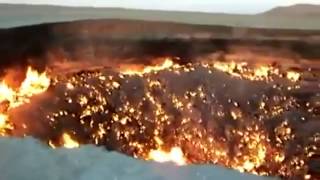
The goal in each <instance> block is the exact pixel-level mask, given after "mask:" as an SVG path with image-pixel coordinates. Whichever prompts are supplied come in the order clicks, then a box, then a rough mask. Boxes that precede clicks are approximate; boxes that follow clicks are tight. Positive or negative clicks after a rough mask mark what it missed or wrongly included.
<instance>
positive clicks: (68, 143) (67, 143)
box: [62, 133, 79, 149]
mask: <svg viewBox="0 0 320 180" xmlns="http://www.w3.org/2000/svg"><path fill="white" fill-rule="evenodd" d="M62 141H63V147H65V148H67V149H72V148H78V147H79V143H78V142H77V141H76V140H74V139H72V138H71V136H70V135H69V134H67V133H64V134H63V135H62Z"/></svg>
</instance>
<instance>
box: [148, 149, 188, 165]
mask: <svg viewBox="0 0 320 180" xmlns="http://www.w3.org/2000/svg"><path fill="white" fill-rule="evenodd" d="M148 159H150V160H153V161H156V162H160V163H165V162H174V163H175V164H177V165H179V166H183V165H186V164H187V162H186V159H185V157H184V155H183V152H182V150H181V148H179V147H173V148H172V149H171V150H170V152H166V151H163V150H161V149H158V150H152V151H150V153H149V155H148Z"/></svg>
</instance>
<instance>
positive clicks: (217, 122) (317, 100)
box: [0, 58, 320, 179]
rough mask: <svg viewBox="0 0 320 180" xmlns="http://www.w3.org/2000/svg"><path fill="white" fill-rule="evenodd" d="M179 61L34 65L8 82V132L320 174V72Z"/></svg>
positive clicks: (4, 104)
mask: <svg viewBox="0 0 320 180" xmlns="http://www.w3.org/2000/svg"><path fill="white" fill-rule="evenodd" d="M172 59H173V58H160V60H161V61H157V62H158V63H157V64H155V65H153V66H137V65H126V66H119V68H107V67H100V68H97V69H92V70H84V71H79V72H75V73H67V74H54V73H52V72H50V69H47V71H45V72H38V71H36V70H34V69H32V68H31V67H29V68H28V70H27V72H26V76H25V79H24V81H23V82H22V83H21V84H20V85H18V86H16V87H11V86H10V85H9V84H10V82H9V80H7V79H6V78H4V79H3V81H2V82H1V84H0V102H1V108H0V109H1V110H0V133H1V135H2V136H18V137H24V136H33V137H36V138H38V139H40V140H41V141H43V142H44V143H46V144H48V146H50V147H52V148H57V147H65V148H77V147H79V146H81V145H82V144H95V145H98V146H104V147H105V148H106V149H108V150H115V151H119V152H122V153H125V154H127V155H130V156H133V157H135V158H141V159H145V160H154V161H158V162H174V163H176V164H177V165H186V164H218V165H222V166H226V167H230V168H233V169H237V170H239V171H241V172H250V173H254V174H258V175H267V176H280V177H283V178H292V177H295V178H304V179H314V178H317V177H319V170H318V169H316V166H317V164H319V162H318V161H317V159H316V158H317V157H318V155H319V145H320V144H319V143H320V132H319V128H320V123H319V122H318V121H319V118H320V96H319V78H318V75H319V72H318V71H313V70H311V69H298V68H295V69H294V68H291V69H288V68H287V67H281V66H280V65H274V64H261V63H260V64H253V63H248V62H229V61H218V60H216V59H210V58H208V59H203V60H201V61H198V62H193V63H181V64H179V63H178V62H179V58H174V59H175V61H173V60H172ZM176 62H177V63H176ZM5 77H6V76H5Z"/></svg>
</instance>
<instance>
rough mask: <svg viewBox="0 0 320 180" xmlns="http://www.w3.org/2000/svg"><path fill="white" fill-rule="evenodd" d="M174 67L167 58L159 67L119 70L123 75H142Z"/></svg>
mask: <svg viewBox="0 0 320 180" xmlns="http://www.w3.org/2000/svg"><path fill="white" fill-rule="evenodd" d="M173 65H174V63H173V61H172V60H171V59H169V58H167V59H165V61H164V62H163V63H162V64H160V65H155V66H146V67H143V68H139V67H132V66H131V67H130V68H121V70H120V71H121V73H122V74H125V75H143V74H148V73H151V72H157V71H162V70H165V69H168V68H170V67H172V66H173Z"/></svg>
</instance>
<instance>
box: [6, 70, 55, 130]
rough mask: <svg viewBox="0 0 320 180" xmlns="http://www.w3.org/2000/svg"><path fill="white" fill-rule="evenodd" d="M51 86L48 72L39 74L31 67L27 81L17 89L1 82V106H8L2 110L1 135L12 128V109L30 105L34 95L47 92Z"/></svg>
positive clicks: (27, 74)
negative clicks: (9, 114)
mask: <svg viewBox="0 0 320 180" xmlns="http://www.w3.org/2000/svg"><path fill="white" fill-rule="evenodd" d="M49 86H50V78H48V76H47V74H46V72H44V73H39V72H37V71H36V70H33V69H32V68H31V67H29V68H28V70H27V73H26V78H25V80H24V81H23V82H22V83H21V86H20V87H19V88H17V89H13V88H11V87H9V85H8V84H7V83H6V82H5V81H4V80H3V81H2V82H0V105H1V106H2V105H3V104H7V106H6V108H2V107H1V110H0V133H1V132H3V131H4V129H8V128H9V127H11V125H10V118H9V116H8V114H7V113H8V111H9V110H10V109H13V108H16V107H18V106H20V105H22V104H25V103H29V101H30V98H31V97H32V96H33V95H36V94H40V93H42V92H45V91H46V90H47V89H48V87H49ZM1 134H3V133H1Z"/></svg>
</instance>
